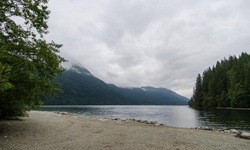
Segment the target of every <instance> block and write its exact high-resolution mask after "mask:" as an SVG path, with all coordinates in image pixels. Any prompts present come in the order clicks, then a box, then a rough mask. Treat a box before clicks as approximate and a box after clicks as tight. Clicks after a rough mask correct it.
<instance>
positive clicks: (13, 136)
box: [0, 111, 250, 150]
mask: <svg viewBox="0 0 250 150" xmlns="http://www.w3.org/2000/svg"><path fill="white" fill-rule="evenodd" d="M249 148H250V140H246V139H240V138H236V137H234V136H233V135H230V134H226V133H221V132H218V131H216V132H213V131H204V130H195V129H182V128H174V127H166V126H157V125H150V124H144V123H138V122H134V121H122V120H109V119H101V118H92V117H88V116H77V115H74V114H67V113H66V114H62V113H59V114H58V113H55V112H46V111H31V112H29V117H23V118H21V121H19V120H0V149H1V150H103V149H107V150H119V149H121V150H132V149H133V150H147V149H152V150H155V149H159V150H200V149H203V150H225V149H226V150H249Z"/></svg>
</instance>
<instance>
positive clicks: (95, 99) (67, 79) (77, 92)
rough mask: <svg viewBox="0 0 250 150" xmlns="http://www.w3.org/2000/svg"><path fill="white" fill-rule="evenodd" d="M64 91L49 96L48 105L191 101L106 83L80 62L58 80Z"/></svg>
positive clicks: (164, 91) (160, 91)
mask: <svg viewBox="0 0 250 150" xmlns="http://www.w3.org/2000/svg"><path fill="white" fill-rule="evenodd" d="M55 80H56V81H57V82H59V83H60V88H61V89H62V90H63V91H64V92H63V93H62V94H60V95H59V96H58V97H56V98H52V97H50V98H49V99H48V100H47V101H45V103H44V104H45V105H187V102H188V98H186V97H183V96H181V95H179V94H177V93H175V92H173V91H171V90H169V89H165V88H154V87H149V86H148V87H140V88H121V87H117V86H116V85H114V84H106V83H105V82H103V81H102V80H100V79H98V78H96V77H95V76H94V75H92V74H91V73H90V72H89V71H88V70H87V69H86V68H84V67H83V66H82V65H80V64H79V63H74V64H73V65H72V66H71V67H69V68H68V69H67V70H66V71H64V72H63V73H62V74H61V75H58V76H57V77H56V79H55Z"/></svg>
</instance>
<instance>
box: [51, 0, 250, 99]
mask: <svg viewBox="0 0 250 150" xmlns="http://www.w3.org/2000/svg"><path fill="white" fill-rule="evenodd" d="M49 9H50V11H51V14H50V19H49V22H48V24H49V31H50V33H49V34H48V36H47V39H48V40H54V41H55V42H56V43H60V44H63V45H64V46H63V47H62V49H61V51H62V53H63V54H64V55H68V56H70V57H73V58H74V59H76V60H77V61H78V62H80V63H81V64H82V65H83V66H84V67H85V68H87V69H88V70H89V71H90V72H91V73H92V74H93V75H95V76H96V77H98V78H100V79H101V80H103V81H105V82H106V83H114V84H116V85H117V86H121V87H140V86H154V87H165V88H168V89H171V90H173V91H175V92H177V93H179V94H181V95H184V96H186V97H188V98H190V97H191V95H192V89H193V87H194V84H195V80H196V77H197V74H198V73H202V72H203V71H204V69H207V68H208V67H209V66H213V65H214V64H216V61H217V60H221V59H223V58H224V57H226V58H228V57H229V55H236V56H238V55H240V53H241V52H250V0H50V2H49Z"/></svg>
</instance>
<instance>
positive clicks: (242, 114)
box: [197, 109, 250, 131]
mask: <svg viewBox="0 0 250 150" xmlns="http://www.w3.org/2000/svg"><path fill="white" fill-rule="evenodd" d="M197 112H198V113H199V119H198V120H199V122H200V124H201V125H202V126H212V127H217V128H231V129H232V128H234V129H239V130H248V131H249V130H250V117H249V116H250V111H248V110H217V109H215V110H200V111H197Z"/></svg>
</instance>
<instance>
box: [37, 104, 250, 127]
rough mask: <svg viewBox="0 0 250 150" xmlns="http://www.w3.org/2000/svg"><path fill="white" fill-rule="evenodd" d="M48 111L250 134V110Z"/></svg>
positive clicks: (139, 108)
mask: <svg viewBox="0 0 250 150" xmlns="http://www.w3.org/2000/svg"><path fill="white" fill-rule="evenodd" d="M41 110H46V111H67V112H71V113H76V114H80V115H88V116H98V117H109V118H118V117H120V118H130V119H142V120H149V121H157V122H158V123H162V124H164V125H168V126H174V127H184V128H190V127H201V126H209V127H215V128H229V129H238V130H246V131H250V110H220V109H216V110H195V109H192V108H189V107H188V106H167V105H165V106H141V105H139V106H127V105H126V106H116V105H111V106H107V105H91V106H86V105H74V106H72V105H66V106H58V105H57V106H42V107H41Z"/></svg>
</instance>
